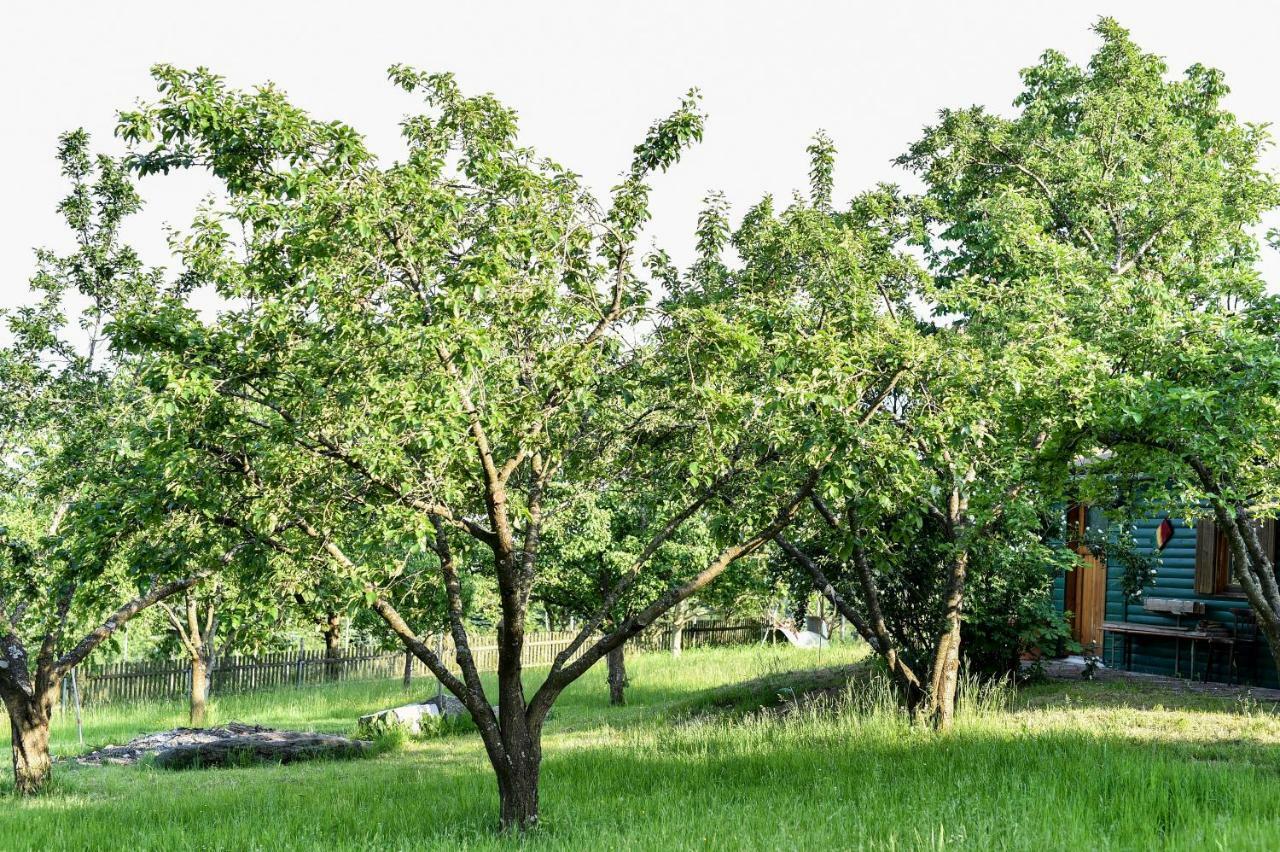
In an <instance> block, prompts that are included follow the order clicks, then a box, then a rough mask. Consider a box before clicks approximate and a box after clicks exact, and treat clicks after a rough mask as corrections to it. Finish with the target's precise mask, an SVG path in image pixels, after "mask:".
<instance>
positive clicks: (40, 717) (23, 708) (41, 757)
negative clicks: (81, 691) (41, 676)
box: [5, 689, 55, 796]
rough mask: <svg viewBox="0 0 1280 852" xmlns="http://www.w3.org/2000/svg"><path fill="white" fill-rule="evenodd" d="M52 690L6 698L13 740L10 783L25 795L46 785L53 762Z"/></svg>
mask: <svg viewBox="0 0 1280 852" xmlns="http://www.w3.org/2000/svg"><path fill="white" fill-rule="evenodd" d="M54 694H55V690H53V689H50V690H49V691H48V692H47V693H45V694H44V695H36V696H34V697H31V698H28V697H27V696H25V695H20V696H6V698H5V708H6V709H7V710H8V711H9V731H10V733H11V735H12V737H13V744H12V748H13V780H14V786H15V787H16V788H17V790H18V793H20V794H21V795H24V796H29V795H33V794H35V793H39V792H40V791H41V790H43V789H44V788H45V786H46V785H48V783H49V778H50V775H51V774H52V772H53V761H52V759H51V758H50V757H49V720H50V718H51V717H52V715H53V701H54Z"/></svg>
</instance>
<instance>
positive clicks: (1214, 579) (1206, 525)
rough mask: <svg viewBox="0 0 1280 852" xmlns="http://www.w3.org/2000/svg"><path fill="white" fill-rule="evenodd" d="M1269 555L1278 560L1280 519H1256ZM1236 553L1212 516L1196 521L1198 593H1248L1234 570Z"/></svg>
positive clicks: (1259, 534) (1235, 594) (1238, 594)
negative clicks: (1277, 539) (1277, 529)
mask: <svg viewBox="0 0 1280 852" xmlns="http://www.w3.org/2000/svg"><path fill="white" fill-rule="evenodd" d="M1254 526H1255V527H1256V528H1257V530H1258V538H1259V540H1260V541H1261V542H1262V548H1263V550H1264V551H1265V552H1266V554H1267V558H1268V559H1270V560H1271V563H1272V564H1273V565H1274V564H1275V561H1276V522H1275V521H1254ZM1234 559H1235V557H1233V556H1232V555H1231V544H1230V542H1228V541H1227V535H1226V533H1225V532H1223V531H1222V530H1220V529H1218V525H1217V524H1215V523H1214V522H1213V521H1211V520H1208V519H1202V520H1200V521H1199V522H1197V524H1196V594H1198V595H1225V596H1236V597H1244V589H1242V588H1241V587H1240V584H1239V583H1237V582H1236V578H1235V576H1234V575H1233V573H1232V564H1233V562H1234Z"/></svg>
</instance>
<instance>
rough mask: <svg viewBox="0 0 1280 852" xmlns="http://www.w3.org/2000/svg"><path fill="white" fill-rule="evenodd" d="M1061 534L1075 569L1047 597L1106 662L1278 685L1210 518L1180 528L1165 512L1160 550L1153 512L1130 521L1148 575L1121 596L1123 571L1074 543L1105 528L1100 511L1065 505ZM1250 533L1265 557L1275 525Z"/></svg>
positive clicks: (1272, 547) (1150, 670)
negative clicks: (1166, 527)
mask: <svg viewBox="0 0 1280 852" xmlns="http://www.w3.org/2000/svg"><path fill="white" fill-rule="evenodd" d="M1067 519H1068V538H1069V540H1070V541H1071V542H1072V544H1071V546H1072V547H1074V548H1075V549H1076V550H1077V551H1078V552H1079V553H1080V554H1081V557H1082V560H1083V565H1082V566H1080V567H1078V568H1076V569H1075V570H1072V571H1067V572H1065V573H1064V575H1063V576H1061V577H1059V578H1058V580H1057V581H1056V582H1055V584H1054V590H1053V594H1054V603H1055V605H1056V607H1057V608H1058V611H1059V612H1067V613H1069V614H1070V623H1071V635H1072V638H1073V639H1075V641H1076V642H1078V643H1080V645H1081V647H1083V648H1085V649H1086V651H1088V650H1089V649H1090V648H1092V649H1095V653H1097V654H1098V656H1100V657H1101V658H1102V662H1103V664H1104V665H1106V666H1107V667H1108V668H1115V669H1128V670H1131V671H1137V672H1147V673H1151V674H1160V675H1166V676H1170V677H1193V678H1196V679H1207V680H1210V681H1220V682H1227V683H1243V684H1252V685H1258V686H1269V687H1276V686H1278V685H1280V681H1278V679H1277V676H1276V671H1275V666H1274V664H1273V662H1272V656H1271V652H1270V650H1269V649H1268V647H1267V645H1266V640H1265V638H1264V637H1263V636H1262V634H1261V631H1259V630H1258V628H1257V624H1256V621H1255V620H1254V618H1253V613H1252V610H1251V609H1250V607H1249V602H1248V601H1247V600H1246V599H1245V597H1244V593H1243V591H1242V590H1241V589H1240V587H1239V586H1237V585H1235V584H1234V582H1233V581H1232V578H1231V553H1230V550H1229V549H1228V547H1227V543H1226V540H1225V536H1223V535H1222V534H1221V533H1219V532H1218V531H1217V530H1216V528H1215V526H1214V524H1213V523H1212V522H1211V521H1207V520H1201V521H1198V522H1194V523H1192V524H1191V525H1187V524H1186V523H1185V522H1184V521H1182V520H1179V519H1177V518H1172V517H1170V518H1169V519H1168V520H1169V521H1170V523H1171V525H1172V528H1173V529H1172V535H1171V536H1170V537H1169V539H1168V541H1167V542H1166V544H1165V546H1164V548H1163V550H1158V549H1157V547H1156V531H1157V529H1158V528H1159V526H1160V524H1161V522H1162V521H1163V520H1164V519H1163V518H1147V519H1143V520H1141V521H1139V522H1138V523H1137V524H1136V525H1135V527H1134V540H1135V544H1136V549H1137V550H1138V552H1139V553H1142V554H1143V555H1146V556H1149V557H1152V558H1153V559H1154V560H1155V567H1156V574H1155V577H1154V580H1153V582H1151V583H1149V584H1148V585H1147V586H1146V587H1145V588H1144V589H1143V590H1142V592H1141V594H1139V595H1137V596H1134V597H1132V598H1130V599H1126V597H1125V595H1124V592H1123V585H1124V584H1123V577H1124V567H1123V565H1122V564H1120V563H1119V562H1118V560H1116V559H1113V558H1108V559H1107V560H1106V564H1103V561H1102V560H1100V559H1098V558H1096V557H1095V556H1093V555H1092V554H1091V553H1090V552H1089V551H1088V550H1087V549H1085V548H1084V547H1083V546H1081V545H1080V544H1079V543H1078V542H1080V541H1083V540H1084V538H1085V531H1086V529H1097V528H1099V526H1101V525H1103V524H1105V520H1104V518H1103V516H1102V513H1101V512H1098V511H1096V510H1090V509H1088V508H1087V507H1084V506H1072V507H1070V508H1069V509H1068V510H1067ZM1260 533H1261V536H1262V540H1263V544H1264V546H1265V547H1267V548H1268V549H1269V550H1270V552H1271V556H1272V559H1273V561H1274V559H1275V554H1276V535H1277V528H1276V523H1275V522H1274V521H1267V522H1265V523H1264V524H1262V526H1261V529H1260Z"/></svg>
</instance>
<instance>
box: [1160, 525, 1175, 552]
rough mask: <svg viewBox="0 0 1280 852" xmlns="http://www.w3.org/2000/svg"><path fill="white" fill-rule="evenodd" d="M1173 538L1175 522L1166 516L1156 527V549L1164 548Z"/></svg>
mask: <svg viewBox="0 0 1280 852" xmlns="http://www.w3.org/2000/svg"><path fill="white" fill-rule="evenodd" d="M1171 538H1173V522H1172V521H1170V520H1169V519H1168V518H1165V519H1164V520H1163V521H1161V522H1160V526H1158V527H1156V550H1164V546H1165V545H1166V544H1168V543H1169V539H1171Z"/></svg>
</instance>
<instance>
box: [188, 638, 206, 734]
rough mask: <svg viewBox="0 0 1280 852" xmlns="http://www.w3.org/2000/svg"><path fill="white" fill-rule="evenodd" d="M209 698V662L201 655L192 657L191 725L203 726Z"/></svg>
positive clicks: (195, 726)
mask: <svg viewBox="0 0 1280 852" xmlns="http://www.w3.org/2000/svg"><path fill="white" fill-rule="evenodd" d="M208 700H209V664H208V662H207V661H206V660H205V658H204V657H203V656H201V655H197V656H194V657H192V658H191V727H193V728H203V727H204V723H205V710H206V709H207V705H208Z"/></svg>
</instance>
